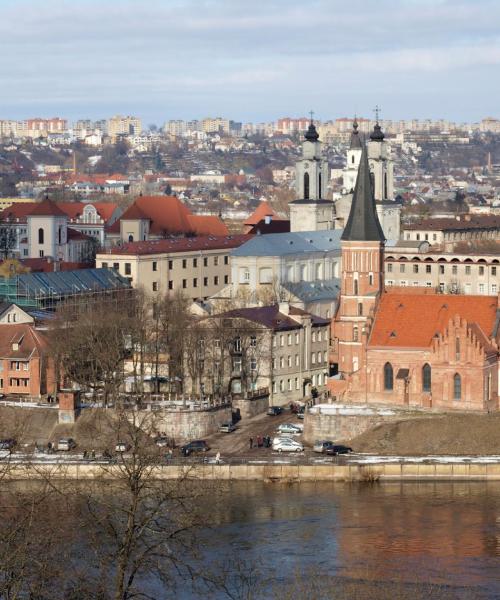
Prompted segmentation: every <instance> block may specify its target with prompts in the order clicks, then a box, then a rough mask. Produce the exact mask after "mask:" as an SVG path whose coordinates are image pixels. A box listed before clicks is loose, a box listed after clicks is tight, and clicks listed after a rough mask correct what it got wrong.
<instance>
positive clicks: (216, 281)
mask: <svg viewBox="0 0 500 600" xmlns="http://www.w3.org/2000/svg"><path fill="white" fill-rule="evenodd" d="M214 285H219V276H218V275H216V276H215V277H214Z"/></svg>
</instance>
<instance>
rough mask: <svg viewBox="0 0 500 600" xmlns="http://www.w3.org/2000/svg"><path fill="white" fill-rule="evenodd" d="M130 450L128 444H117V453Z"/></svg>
mask: <svg viewBox="0 0 500 600" xmlns="http://www.w3.org/2000/svg"><path fill="white" fill-rule="evenodd" d="M129 450H130V444H127V442H117V443H116V446H115V452H128V451H129Z"/></svg>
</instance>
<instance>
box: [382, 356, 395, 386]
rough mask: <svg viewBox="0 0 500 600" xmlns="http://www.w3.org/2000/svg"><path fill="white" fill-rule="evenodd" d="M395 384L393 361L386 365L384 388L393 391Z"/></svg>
mask: <svg viewBox="0 0 500 600" xmlns="http://www.w3.org/2000/svg"><path fill="white" fill-rule="evenodd" d="M393 386H394V377H393V372H392V365H391V363H388V362H387V363H385V365H384V390H388V391H392V389H393Z"/></svg>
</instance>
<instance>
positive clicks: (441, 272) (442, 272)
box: [439, 265, 444, 275]
mask: <svg viewBox="0 0 500 600" xmlns="http://www.w3.org/2000/svg"><path fill="white" fill-rule="evenodd" d="M439 274H440V275H444V265H439Z"/></svg>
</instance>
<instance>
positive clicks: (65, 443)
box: [57, 438, 76, 452]
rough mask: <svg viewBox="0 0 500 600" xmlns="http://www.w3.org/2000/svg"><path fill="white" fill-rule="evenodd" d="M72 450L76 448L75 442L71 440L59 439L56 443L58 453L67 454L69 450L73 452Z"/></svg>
mask: <svg viewBox="0 0 500 600" xmlns="http://www.w3.org/2000/svg"><path fill="white" fill-rule="evenodd" d="M73 448H76V442H75V440H74V439H73V438H61V439H60V440H59V441H58V442H57V450H58V451H63V452H68V451H69V450H73Z"/></svg>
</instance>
